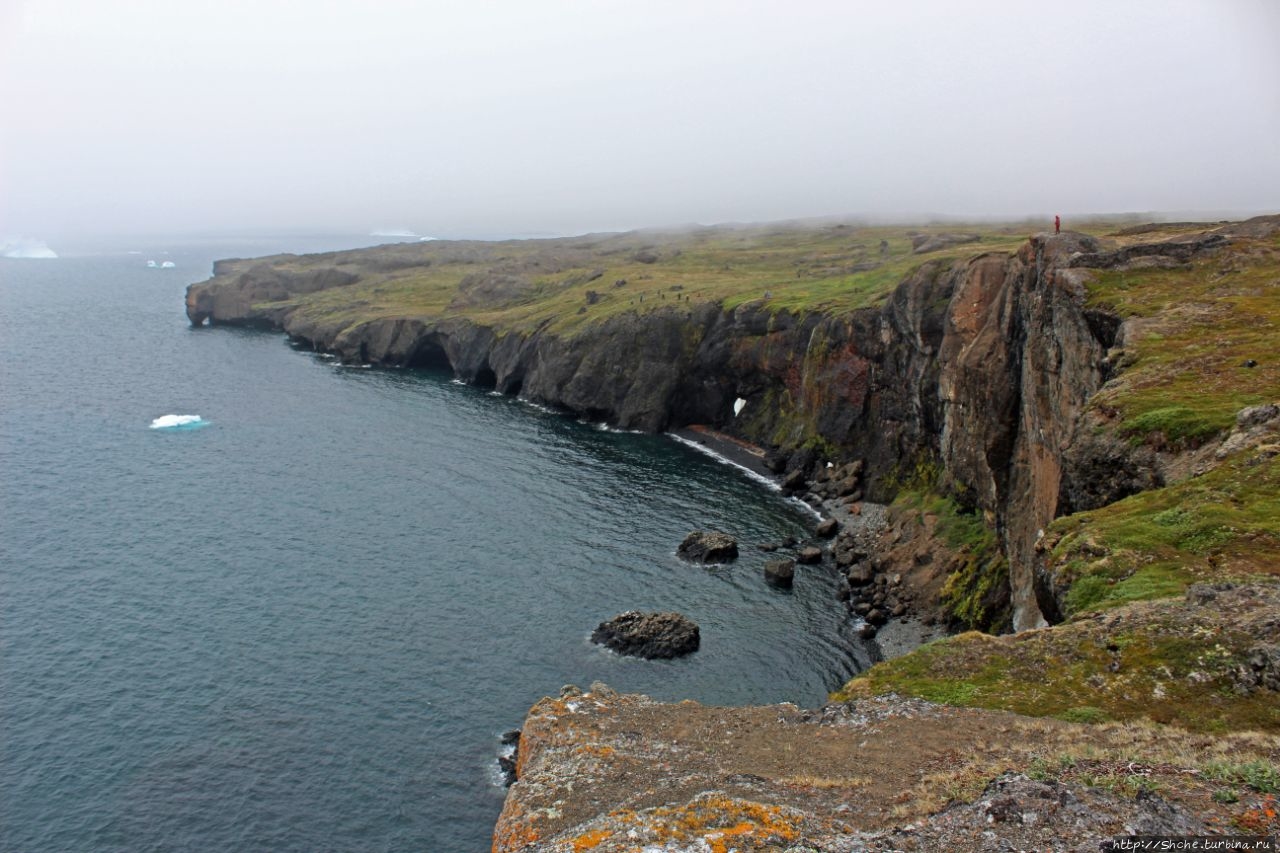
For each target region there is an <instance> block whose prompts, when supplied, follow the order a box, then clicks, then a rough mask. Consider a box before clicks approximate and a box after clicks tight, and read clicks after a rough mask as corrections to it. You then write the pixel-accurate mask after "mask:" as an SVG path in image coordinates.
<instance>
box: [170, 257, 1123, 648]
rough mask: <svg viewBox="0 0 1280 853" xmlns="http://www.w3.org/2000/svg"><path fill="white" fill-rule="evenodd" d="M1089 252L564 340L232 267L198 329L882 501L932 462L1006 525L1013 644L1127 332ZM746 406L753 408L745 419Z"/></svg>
mask: <svg viewBox="0 0 1280 853" xmlns="http://www.w3.org/2000/svg"><path fill="white" fill-rule="evenodd" d="M1097 248H1098V247H1097V245H1096V243H1095V241H1093V240H1092V239H1091V238H1088V237H1085V236H1082V235H1073V234H1062V235H1056V236H1039V237H1035V238H1032V239H1031V240H1030V241H1028V242H1027V243H1025V244H1024V245H1023V247H1022V248H1021V249H1020V250H1019V251H1017V252H1016V253H1013V254H1007V253H1000V254H986V255H980V256H978V257H974V258H971V259H968V260H964V261H954V262H953V261H944V262H938V261H934V262H929V263H925V264H924V265H923V266H920V267H918V268H917V269H916V270H915V271H914V272H913V273H911V274H910V275H909V276H908V277H907V278H906V279H905V280H903V281H902V282H901V283H900V284H899V285H898V286H897V287H896V288H895V289H894V290H893V291H892V292H891V294H890V295H889V297H888V298H887V299H886V300H885V301H884V302H883V304H882V305H881V306H879V307H873V308H865V309H861V310H856V311H851V312H848V313H844V314H841V315H837V316H832V315H828V314H819V313H809V314H797V313H794V312H791V311H786V310H783V311H777V312H775V311H773V310H771V308H770V306H769V304H768V302H767V301H765V300H760V301H755V302H748V303H745V304H743V305H740V306H738V307H737V308H735V309H733V310H725V309H723V308H722V307H721V306H720V305H719V304H716V303H710V302H704V303H691V302H685V303H683V305H682V306H681V307H676V306H670V307H665V308H663V309H660V310H656V311H653V312H651V313H648V314H644V315H639V316H638V315H635V314H622V315H617V316H613V317H610V318H608V319H605V320H602V321H601V322H598V323H593V324H589V325H587V326H585V328H583V329H582V330H580V331H578V332H577V333H576V334H573V335H572V336H561V335H555V334H550V333H547V332H545V331H535V332H533V333H520V332H515V331H506V330H503V329H501V328H496V327H494V326H492V325H487V324H485V323H482V322H479V321H477V320H474V319H468V318H466V317H463V316H458V315H456V314H455V315H444V316H429V315H424V316H418V317H414V316H388V317H374V318H369V319H360V320H356V321H354V322H352V321H350V320H342V321H315V320H311V319H309V318H308V316H307V315H306V314H305V312H299V311H295V310H292V309H291V308H290V307H289V303H288V302H286V301H285V300H288V299H290V298H294V297H296V296H297V295H299V294H306V293H312V292H315V291H318V290H327V289H334V288H341V287H345V286H346V285H348V284H350V283H352V282H353V281H354V280H356V278H357V276H356V275H355V274H354V273H351V272H349V271H345V270H342V269H338V268H337V267H336V266H332V267H320V268H318V269H314V268H313V269H309V270H296V269H288V268H287V265H284V264H280V263H275V264H270V263H256V264H250V263H245V262H234V263H228V264H224V265H221V266H220V268H219V269H218V270H216V271H215V273H216V274H215V277H214V278H213V279H212V280H211V281H209V282H206V283H203V284H198V285H193V286H192V287H191V288H190V289H189V290H188V293H187V313H188V316H189V317H190V319H191V321H192V323H194V324H196V325H200V324H202V323H204V322H205V321H206V320H208V321H209V322H211V323H265V324H270V325H276V326H279V327H281V328H283V329H284V330H285V331H286V332H288V333H289V334H290V335H293V336H295V337H298V338H302V339H305V340H308V341H310V342H311V343H312V344H313V345H314V346H316V347H317V348H318V349H322V350H327V351H331V352H335V353H337V354H338V355H340V356H341V357H342V358H343V359H344V360H348V361H353V362H361V363H374V364H382V365H389V366H426V365H436V366H448V367H450V368H452V369H453V371H454V372H455V373H456V374H457V375H458V376H460V377H461V378H463V379H465V380H467V381H470V382H475V383H478V384H483V385H488V386H493V387H496V388H498V389H499V390H502V391H504V392H507V393H518V394H520V395H522V396H524V397H526V398H529V399H531V400H535V401H538V402H541V403H545V404H549V405H555V406H562V407H565V408H567V409H570V410H573V411H575V412H578V413H581V414H584V415H585V416H587V417H589V418H593V419H599V420H607V421H609V422H611V423H614V424H616V425H618V426H620V427H623V428H628V429H641V430H646V431H657V430H662V429H665V428H671V427H677V426H682V425H685V424H690V423H703V424H709V425H713V426H715V427H717V428H719V429H723V430H725V431H728V432H731V433H735V434H737V435H739V436H741V437H743V438H746V439H749V440H751V441H755V442H758V443H762V444H766V445H770V446H779V447H783V448H788V447H789V448H796V447H800V446H802V445H806V444H807V445H809V446H810V447H816V448H817V449H819V450H820V451H821V452H824V453H826V454H829V455H840V456H844V457H849V458H861V459H864V460H865V461H866V465H867V478H866V479H867V482H868V483H869V484H870V486H869V488H870V490H871V493H870V496H871V497H877V496H881V495H882V494H883V493H884V492H885V491H886V489H887V488H890V487H891V485H886V484H888V483H889V479H888V478H891V477H892V476H893V475H895V474H896V473H897V472H901V471H904V470H909V469H911V468H912V467H913V466H914V465H915V464H916V463H917V462H918V461H920V460H923V459H931V460H934V461H936V464H937V465H938V467H939V468H940V469H941V470H942V471H944V472H945V477H946V485H947V486H948V487H949V488H951V489H954V490H955V491H957V492H958V493H960V494H962V495H963V496H964V497H965V498H966V500H967V501H968V502H970V503H971V504H973V505H975V506H977V507H979V508H981V509H982V510H985V511H986V512H987V513H989V517H993V518H994V519H995V522H996V524H997V528H998V530H999V533H1000V535H1001V538H1002V541H1003V543H1004V545H1005V548H1006V550H1007V552H1008V556H1009V560H1010V565H1011V582H1012V586H1013V590H1012V592H1013V600H1014V607H1015V626H1016V627H1019V628H1026V627H1032V626H1035V625H1038V624H1043V621H1044V619H1043V615H1042V611H1043V610H1049V611H1050V612H1052V611H1053V609H1054V605H1053V602H1052V601H1051V596H1050V595H1049V591H1048V589H1047V587H1046V586H1045V585H1044V584H1042V583H1040V582H1039V581H1038V580H1037V575H1036V572H1035V571H1034V562H1035V560H1034V558H1035V552H1034V546H1035V543H1036V540H1037V535H1038V531H1040V530H1041V528H1043V527H1044V526H1045V525H1046V524H1047V523H1048V522H1049V521H1050V520H1052V519H1053V518H1054V516H1055V515H1056V514H1057V510H1058V508H1059V502H1060V495H1062V494H1064V492H1067V491H1071V490H1072V489H1075V491H1080V489H1078V488H1075V487H1074V486H1073V485H1072V479H1073V470H1072V468H1071V466H1070V465H1068V464H1067V463H1065V462H1064V460H1065V459H1067V458H1068V454H1066V451H1067V450H1068V449H1069V448H1070V447H1071V446H1072V445H1073V442H1074V441H1075V439H1076V433H1077V427H1078V424H1079V421H1080V414H1081V410H1082V408H1083V406H1084V403H1085V401H1086V400H1087V399H1088V397H1089V396H1090V395H1091V394H1092V393H1093V392H1094V391H1096V390H1097V388H1098V387H1099V386H1100V385H1101V383H1102V381H1103V378H1104V371H1105V356H1106V352H1107V348H1108V347H1109V346H1110V345H1111V344H1112V343H1113V338H1114V335H1115V333H1116V329H1117V328H1118V322H1117V321H1116V320H1115V319H1114V318H1111V317H1108V316H1105V315H1101V314H1097V313H1091V312H1089V311H1087V310H1086V309H1085V308H1084V290H1083V287H1082V284H1081V277H1080V271H1079V270H1075V269H1071V268H1068V266H1067V263H1068V262H1069V260H1070V259H1071V258H1072V257H1073V256H1076V257H1079V256H1080V253H1092V252H1096V251H1097ZM357 307H358V306H357ZM739 398H742V399H744V400H746V405H745V407H744V409H743V411H742V412H741V414H740V415H739V416H737V417H735V416H734V413H733V405H734V402H735V400H737V399H739ZM1091 458H1092V457H1091V456H1089V455H1088V454H1086V455H1085V458H1083V459H1081V460H1079V464H1078V465H1077V467H1081V468H1082V469H1083V468H1087V466H1088V464H1089V462H1090V460H1091ZM877 492H879V493H880V495H878V494H877ZM1103 497H1114V496H1101V497H1100V498H1099V499H1102V498H1103ZM1077 508H1079V507H1077ZM1038 599H1040V600H1043V604H1044V606H1042V603H1041V601H1040V600H1038Z"/></svg>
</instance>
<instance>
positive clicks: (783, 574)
mask: <svg viewBox="0 0 1280 853" xmlns="http://www.w3.org/2000/svg"><path fill="white" fill-rule="evenodd" d="M795 576H796V561H795V560H770V561H769V562H767V563H765V564H764V579H765V583H767V584H769V585H770V586H776V587H780V588H782V589H788V588H789V587H790V586H791V582H792V580H793V579H794V578H795Z"/></svg>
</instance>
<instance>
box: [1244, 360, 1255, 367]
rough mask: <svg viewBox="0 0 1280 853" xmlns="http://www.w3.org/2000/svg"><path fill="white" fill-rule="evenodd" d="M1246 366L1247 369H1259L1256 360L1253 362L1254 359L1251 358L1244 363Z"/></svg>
mask: <svg viewBox="0 0 1280 853" xmlns="http://www.w3.org/2000/svg"><path fill="white" fill-rule="evenodd" d="M1244 366H1245V367H1257V366H1258V362H1256V361H1254V360H1253V359H1251V358H1246V359H1245V361H1244Z"/></svg>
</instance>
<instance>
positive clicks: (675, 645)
mask: <svg viewBox="0 0 1280 853" xmlns="http://www.w3.org/2000/svg"><path fill="white" fill-rule="evenodd" d="M591 642H593V643H596V644H598V645H601V646H606V647H607V648H610V649H612V650H613V651H615V652H617V653H618V654H620V655H631V656H632V657H638V658H675V657H680V656H681V655H687V654H691V653H693V652H696V651H697V650H698V647H699V645H700V644H701V636H700V634H699V631H698V626H697V624H696V623H695V622H693V621H692V620H691V619H688V618H687V617H685V616H681V615H680V614H679V613H641V612H640V611H637V610H628V611H627V612H626V613H620V614H618V615H617V616H615V617H613V618H612V619H610V620H608V621H607V622H601V623H600V625H599V626H598V627H597V628H596V629H595V631H593V632H592V634H591Z"/></svg>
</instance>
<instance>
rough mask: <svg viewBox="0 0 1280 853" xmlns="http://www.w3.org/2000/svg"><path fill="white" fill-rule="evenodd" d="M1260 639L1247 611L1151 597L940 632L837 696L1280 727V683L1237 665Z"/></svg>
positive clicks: (1193, 725)
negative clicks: (1111, 613)
mask: <svg viewBox="0 0 1280 853" xmlns="http://www.w3.org/2000/svg"><path fill="white" fill-rule="evenodd" d="M1267 607H1268V605H1265V604H1259V605H1258V607H1257V609H1255V610H1254V611H1251V612H1250V613H1249V614H1248V619H1251V620H1255V621H1256V620H1257V619H1259V618H1261V619H1264V620H1265V619H1266V618H1267V614H1268V612H1269V611H1268V610H1267ZM1237 618H1238V619H1239V624H1237V623H1236V620H1237ZM1257 642H1258V638H1257V628H1256V626H1255V624H1254V623H1253V622H1249V621H1246V619H1245V614H1237V613H1225V612H1222V613H1216V612H1215V613H1209V612H1208V611H1207V608H1206V610H1202V611H1200V617H1199V618H1189V616H1188V614H1187V611H1186V609H1185V608H1184V607H1183V606H1182V603H1181V602H1180V601H1177V600H1175V601H1159V602H1143V603H1139V604H1135V605H1130V606H1129V608H1127V609H1126V610H1125V611H1122V612H1120V613H1119V615H1118V617H1117V618H1114V619H1110V620H1093V619H1089V620H1082V621H1078V622H1070V623H1065V624H1063V625H1059V626H1056V627H1053V628H1048V629H1041V630H1038V631H1024V632H1021V633H1018V634H1011V635H1004V636H1000V637H993V636H989V635H986V634H981V633H978V632H968V633H965V634H958V635H956V636H954V637H947V638H944V639H941V640H937V641H935V642H933V643H929V644H927V645H925V646H922V647H920V648H918V649H916V650H915V651H913V652H911V653H909V654H907V655H904V656H902V657H899V658H895V659H892V660H889V661H885V662H883V663H880V664H877V665H876V666H874V667H872V668H871V669H869V670H867V671H866V672H864V673H863V674H862V675H860V676H859V677H857V678H855V679H854V680H853V681H851V682H849V684H847V685H846V686H845V687H844V688H843V689H842V690H841V691H839V692H838V693H836V694H833V698H835V699H837V700H844V699H855V698H857V697H860V696H871V695H880V694H885V693H897V694H900V695H907V696H918V697H921V698H924V699H928V700H930V701H935V702H945V703H948V704H956V705H966V706H973V707H981V708H990V709H996V710H1005V711H1012V712H1014V713H1018V714H1024V715H1028V716H1035V717H1056V718H1059V719H1063V720H1068V721H1072V722H1086V723H1104V722H1110V721H1128V720H1142V719H1146V720H1151V721H1154V722H1158V723H1169V724H1174V725H1177V726H1179V727H1181V728H1184V729H1189V730H1193V731H1204V732H1222V731H1239V730H1245V729H1253V730H1259V731H1268V732H1277V731H1280V703H1278V702H1276V701H1275V694H1274V692H1272V691H1269V690H1266V689H1258V690H1255V691H1253V692H1241V691H1238V690H1237V689H1235V680H1234V679H1235V672H1236V669H1237V667H1239V666H1240V665H1241V662H1242V661H1244V660H1246V659H1247V658H1248V655H1249V654H1250V649H1251V648H1253V646H1254V645H1256V643H1257ZM1256 778H1259V779H1265V778H1269V777H1266V776H1265V774H1262V775H1258V776H1257V777H1256Z"/></svg>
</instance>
